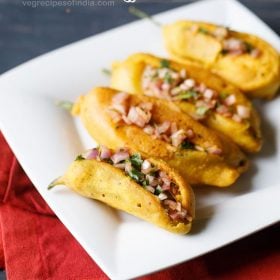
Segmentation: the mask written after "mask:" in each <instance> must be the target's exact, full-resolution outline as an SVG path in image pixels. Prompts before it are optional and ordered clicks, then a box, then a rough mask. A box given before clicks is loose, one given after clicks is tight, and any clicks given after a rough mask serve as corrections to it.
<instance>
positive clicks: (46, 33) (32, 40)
mask: <svg viewBox="0 0 280 280" xmlns="http://www.w3.org/2000/svg"><path fill="white" fill-rule="evenodd" d="M97 1H98V0H96V2H97ZM105 1H106V0H105ZM107 1H110V0H107ZM112 1H114V6H112V7H108V6H107V7H106V6H103V7H89V6H86V7H81V6H80V7H77V6H76V7H66V8H65V7H55V8H52V7H37V8H32V7H28V6H24V5H23V1H22V0H0V74H1V73H3V72H5V71H6V70H8V69H11V68H13V67H15V66H17V65H18V64H20V63H22V62H24V61H27V60H29V59H31V58H33V57H36V56H38V55H40V54H43V53H45V52H48V51H50V50H54V49H56V48H58V47H61V46H63V45H66V44H69V43H71V42H74V41H77V40H79V39H82V38H85V37H88V36H92V35H94V34H97V33H100V32H102V31H105V30H107V29H110V28H113V27H116V26H119V25H122V24H125V23H127V22H131V21H134V20H137V19H136V18H135V17H134V16H133V15H131V14H129V13H128V6H129V4H127V3H124V1H123V0H112ZM190 2H195V1H190V0H173V1H172V0H166V1H164V0H162V1H148V0H136V4H134V5H136V6H138V7H139V8H140V9H143V10H145V11H147V12H148V13H149V14H155V13H159V12H161V11H165V10H168V9H172V8H175V7H178V6H180V5H184V4H187V3H190ZM241 2H242V3H243V4H245V5H246V6H247V7H249V8H250V9H251V10H252V11H254V12H255V13H256V14H257V15H258V16H260V17H261V18H262V19H263V20H264V21H265V22H266V23H267V24H269V25H270V26H271V27H272V28H273V29H274V30H275V31H276V32H277V33H278V34H280V0H242V1H241Z"/></svg>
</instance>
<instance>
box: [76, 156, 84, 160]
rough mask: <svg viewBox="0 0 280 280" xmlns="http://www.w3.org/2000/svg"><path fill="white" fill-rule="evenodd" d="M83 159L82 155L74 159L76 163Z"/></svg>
mask: <svg viewBox="0 0 280 280" xmlns="http://www.w3.org/2000/svg"><path fill="white" fill-rule="evenodd" d="M84 159H85V158H84V157H83V156H82V155H78V156H77V157H76V159H75V160H76V161H79V160H84Z"/></svg>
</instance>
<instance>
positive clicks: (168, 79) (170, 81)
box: [164, 72, 173, 84]
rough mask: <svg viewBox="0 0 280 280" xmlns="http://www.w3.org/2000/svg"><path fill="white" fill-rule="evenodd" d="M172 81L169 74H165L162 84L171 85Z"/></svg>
mask: <svg viewBox="0 0 280 280" xmlns="http://www.w3.org/2000/svg"><path fill="white" fill-rule="evenodd" d="M172 81H173V79H172V77H171V75H170V73H168V72H167V73H166V74H165V76H164V82H165V83H167V84H171V83H172Z"/></svg>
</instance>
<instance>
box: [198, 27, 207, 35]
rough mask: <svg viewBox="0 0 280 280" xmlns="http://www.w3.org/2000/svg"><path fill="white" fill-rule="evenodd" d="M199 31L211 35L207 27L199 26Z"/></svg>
mask: <svg viewBox="0 0 280 280" xmlns="http://www.w3.org/2000/svg"><path fill="white" fill-rule="evenodd" d="M198 32H199V33H203V34H205V35H209V34H210V32H209V31H208V30H207V29H205V28H203V27H199V29H198Z"/></svg>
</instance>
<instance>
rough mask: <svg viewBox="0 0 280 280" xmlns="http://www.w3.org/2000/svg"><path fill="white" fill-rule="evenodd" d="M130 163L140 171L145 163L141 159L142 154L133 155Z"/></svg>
mask: <svg viewBox="0 0 280 280" xmlns="http://www.w3.org/2000/svg"><path fill="white" fill-rule="evenodd" d="M129 159H130V162H131V164H132V166H133V167H135V168H137V169H140V168H141V166H142V163H143V160H142V158H141V155H140V154H133V155H131V156H130V158H129Z"/></svg>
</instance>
